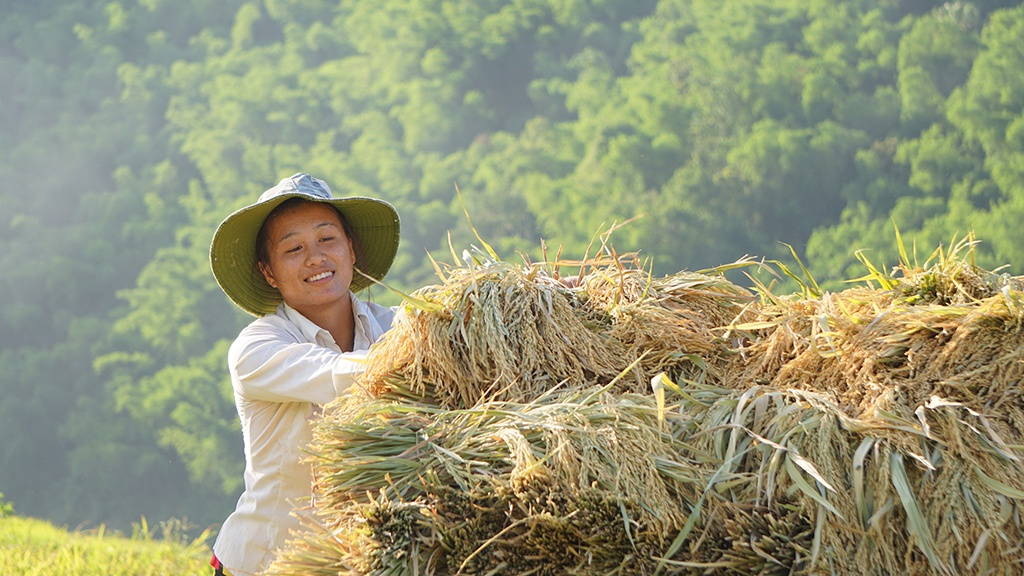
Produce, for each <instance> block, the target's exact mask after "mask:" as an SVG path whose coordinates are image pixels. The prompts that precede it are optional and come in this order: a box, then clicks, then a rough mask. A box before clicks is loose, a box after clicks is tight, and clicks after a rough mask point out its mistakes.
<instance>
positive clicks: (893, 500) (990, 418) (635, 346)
mask: <svg viewBox="0 0 1024 576" xmlns="http://www.w3.org/2000/svg"><path fill="white" fill-rule="evenodd" d="M972 242H973V240H968V241H964V242H960V243H955V244H954V246H953V248H952V249H951V250H949V251H948V252H943V251H937V252H936V253H935V254H933V257H932V258H930V259H929V260H928V261H927V262H926V263H925V264H924V265H920V266H919V265H911V264H909V263H908V262H909V258H907V257H906V254H904V258H903V264H902V265H901V266H900V267H899V268H898V269H897V270H896V271H894V273H892V274H882V273H879V272H878V271H877V270H876V269H875V268H874V267H873V266H872V265H871V263H870V262H867V261H866V260H865V264H866V265H867V266H868V268H869V270H870V272H871V273H870V274H869V276H866V277H865V278H863V279H860V280H862V281H863V284H866V285H865V286H860V287H855V288H851V289H849V290H845V291H843V292H839V293H823V292H821V291H820V290H817V288H816V287H814V288H815V289H813V290H805V291H804V293H803V294H801V295H791V296H782V297H780V296H774V295H771V294H769V293H766V292H764V291H763V290H762V292H761V294H760V299H757V298H755V296H753V295H752V294H751V293H749V292H748V291H746V290H743V289H741V288H739V287H737V286H735V285H734V284H732V283H730V282H728V281H727V280H725V279H724V277H722V276H721V275H720V274H715V273H713V272H706V273H680V274H676V275H672V276H669V277H665V278H652V277H651V276H650V275H649V274H648V273H647V272H646V271H645V269H644V267H643V266H642V265H640V263H638V262H636V261H635V260H633V259H631V258H628V257H621V256H619V255H615V254H613V253H608V254H605V255H604V257H603V258H601V259H600V260H593V261H592V264H587V265H585V266H584V267H583V268H582V269H581V273H580V276H579V277H578V281H577V282H575V283H572V282H570V283H569V284H571V285H567V284H566V283H563V282H562V281H560V279H559V277H558V273H557V269H555V270H552V268H551V267H546V266H542V265H536V264H526V265H521V266H513V265H510V264H508V263H504V262H500V261H496V260H494V259H487V258H480V257H478V258H476V259H475V260H467V261H466V263H465V265H464V266H459V267H456V268H453V269H450V270H448V271H447V272H446V273H444V274H442V277H443V279H444V282H443V283H442V284H441V285H439V286H433V287H428V288H424V289H422V290H420V291H419V292H417V293H416V294H414V295H412V296H410V299H409V302H411V303H416V306H413V305H412V304H410V305H407V306H406V309H405V312H404V315H403V320H402V323H401V324H400V325H398V326H397V327H396V328H394V329H393V330H392V331H391V332H389V333H388V334H387V336H386V337H385V339H384V340H383V341H382V342H380V343H379V344H378V345H377V346H375V348H374V351H373V354H372V356H371V364H370V369H369V370H368V372H367V373H366V375H365V376H364V378H363V379H362V380H361V381H360V386H359V389H358V390H356V391H354V393H353V394H350V395H348V396H346V397H345V398H344V399H341V400H339V401H338V402H336V403H335V404H333V405H331V406H330V407H329V408H330V409H329V410H328V413H327V416H326V417H325V418H324V419H323V421H321V422H320V423H319V425H318V427H317V431H316V438H315V440H314V443H313V445H312V447H311V461H312V464H313V466H314V470H315V474H316V478H317V482H316V486H315V489H316V490H315V501H314V503H313V504H312V505H311V510H310V512H311V513H312V515H313V516H314V517H315V518H316V522H311V523H310V527H309V531H308V532H307V533H305V534H303V535H300V536H298V537H297V538H296V539H295V540H294V541H293V542H292V543H291V544H290V545H289V546H288V548H287V549H286V550H284V551H283V552H282V554H281V555H280V557H279V558H278V561H277V562H276V563H275V565H274V566H273V567H272V570H271V573H272V574H278V575H288V576H292V575H298V574H303V575H320V574H324V575H326V574H374V575H414V574H422V575H456V574H466V575H469V574H474V575H485V574H537V575H541V574H545V575H546V574H586V575H606V574H607V575H613V574H619V575H626V574H858V575H860V574H872V575H874V574H877V575H891V574H1017V573H1020V572H1021V571H1022V570H1024V518H1022V517H1021V512H1022V510H1021V502H1022V500H1024V481H1022V480H1021V478H1022V477H1024V476H1022V472H1024V470H1022V468H1024V434H1022V430H1024V403H1022V400H1021V393H1020V389H1021V387H1020V382H1021V378H1022V375H1024V335H1022V330H1024V328H1022V326H1024V323H1022V318H1024V295H1022V293H1021V292H1020V291H1019V290H1020V288H1021V286H1020V283H1019V281H1018V279H1015V278H1010V277H1007V276H1000V275H998V274H995V273H990V272H987V271H984V270H981V269H979V268H978V267H976V266H975V265H974V264H973V261H972V254H973V253H972V248H973V243H972Z"/></svg>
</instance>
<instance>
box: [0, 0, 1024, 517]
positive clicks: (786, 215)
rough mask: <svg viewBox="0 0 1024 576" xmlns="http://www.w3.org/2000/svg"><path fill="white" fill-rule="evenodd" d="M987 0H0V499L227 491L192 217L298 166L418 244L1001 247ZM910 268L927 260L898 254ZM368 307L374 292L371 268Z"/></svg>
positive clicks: (132, 508)
mask: <svg viewBox="0 0 1024 576" xmlns="http://www.w3.org/2000/svg"><path fill="white" fill-rule="evenodd" d="M1020 4H1021V3H1018V2H1010V1H1000V0H976V1H974V2H963V1H954V2H947V3H944V4H937V3H935V2H931V1H925V0H871V1H868V0H838V1H837V0H799V1H798V0H557V1H556V0H478V1H475V2H463V1H455V0H404V1H403V0H380V1H378V2H372V3H370V2H360V1H358V0H335V1H333V2H329V1H326V0H262V1H260V0H174V1H172V0H121V1H107V0H103V1H101V0H78V1H75V2H66V1H65V2H58V1H56V0H37V1H34V2H28V1H24V0H22V1H16V2H9V3H8V5H7V6H6V7H5V12H4V14H3V16H0V71H2V73H3V76H4V77H5V78H7V79H9V81H7V82H4V83H0V126H3V130H2V131H0V179H2V181H3V182H4V184H3V186H2V187H0V214H2V218H0V269H2V270H3V274H2V275H0V293H2V294H3V295H4V300H3V302H2V304H0V382H2V392H3V394H2V395H0V435H2V437H3V438H4V441H3V444H2V448H0V489H2V490H3V491H4V493H5V494H6V495H7V498H8V499H9V500H10V501H11V502H13V503H14V504H15V506H16V507H17V510H18V511H19V513H23V514H27V515H36V516H43V517H46V518H50V519H53V520H55V521H58V522H62V523H71V524H78V523H85V524H90V523H91V524H95V523H99V522H107V523H118V522H120V523H121V524H122V525H126V524H127V523H128V522H130V521H132V520H134V519H137V518H139V517H140V515H146V516H148V517H150V518H165V517H169V516H177V517H181V516H187V517H188V518H190V520H192V521H194V522H198V523H200V524H206V523H213V522H217V521H219V520H220V519H222V518H223V517H224V515H225V514H226V513H227V511H228V510H230V508H231V507H232V505H233V503H234V499H235V497H236V496H237V493H238V490H239V488H240V482H241V452H240V440H239V438H238V432H237V428H238V425H237V420H236V417H235V415H234V409H233V406H232V404H231V395H230V387H229V384H228V382H227V376H226V369H225V367H224V354H225V350H226V346H227V343H228V342H229V340H230V338H231V337H232V336H233V335H234V334H235V333H237V331H238V329H239V328H240V327H241V326H242V325H244V323H245V322H246V321H247V317H246V316H245V315H244V314H243V313H242V312H240V311H238V310H236V309H234V308H233V306H231V305H230V303H229V302H228V301H227V299H226V298H225V297H224V296H223V295H222V294H221V293H220V291H219V290H218V288H217V286H216V284H215V283H214V280H213V277H212V275H211V274H210V272H209V266H208V262H207V250H208V246H209V240H210V238H211V236H212V234H213V230H214V227H215V226H216V224H217V222H219V220H220V219H221V218H223V216H225V215H226V214H227V213H228V212H230V211H231V210H233V209H235V208H237V207H240V206H242V205H244V204H246V203H248V202H250V201H251V200H253V199H254V198H255V197H256V196H257V195H258V193H259V192H261V191H262V190H263V189H265V188H266V187H268V186H269V185H271V184H273V183H275V182H276V181H277V180H278V179H280V178H281V177H283V176H287V175H289V174H291V173H293V172H296V171H299V170H303V171H309V172H312V173H314V174H316V175H318V176H320V177H323V178H325V179H326V180H328V181H329V182H330V183H331V184H332V186H333V187H334V188H335V190H336V191H338V192H340V193H347V194H372V195H376V196H380V197H383V198H386V199H388V200H390V201H392V202H393V203H394V204H395V205H396V207H397V208H398V210H399V212H400V214H401V215H402V218H403V243H404V244H403V247H402V249H401V252H400V255H399V258H398V260H397V261H396V263H395V266H394V268H393V270H392V273H391V275H390V276H389V282H391V283H393V284H394V285H395V286H397V287H399V288H402V289H412V288H415V287H418V286H422V285H424V284H427V283H432V282H433V268H432V266H431V264H430V262H429V260H428V259H427V258H426V253H427V252H430V253H433V254H437V255H439V258H443V257H444V255H445V254H447V253H448V251H449V248H448V242H449V240H448V234H449V232H450V233H451V238H452V240H451V242H452V244H453V245H454V246H456V247H457V248H460V249H461V248H462V247H464V246H467V245H469V244H470V243H472V241H473V237H472V232H471V230H470V227H469V225H468V224H467V222H466V219H465V217H464V216H463V212H462V206H461V205H460V203H459V200H458V199H457V196H456V187H458V189H459V190H460V191H461V194H462V197H463V199H464V201H465V205H466V208H467V210H468V212H469V214H470V215H471V217H472V219H473V224H474V225H475V227H476V229H477V230H478V231H479V232H480V234H481V236H483V237H484V238H485V239H487V240H488V241H489V242H490V243H491V244H492V245H493V246H494V247H495V248H496V249H497V251H498V252H499V254H500V255H501V256H503V257H506V258H516V257H517V256H516V252H524V253H527V254H529V255H530V256H531V257H532V258H540V257H541V251H540V246H541V240H542V239H543V240H544V241H546V243H547V245H548V246H549V253H553V252H554V250H555V249H556V248H557V246H559V245H562V246H564V249H565V254H567V255H570V256H572V257H574V258H576V257H581V256H582V255H583V254H584V253H585V251H586V249H587V246H588V244H589V243H590V242H591V240H592V239H593V237H594V235H595V234H596V233H598V232H600V231H602V230H604V229H607V228H608V227H609V226H611V225H612V224H614V223H616V222H618V223H622V222H626V221H628V220H631V219H635V220H633V221H632V222H630V223H629V224H627V225H625V226H624V227H622V228H621V229H619V230H618V231H617V232H616V233H615V236H614V241H615V245H616V247H617V249H619V250H620V251H625V250H636V249H639V250H642V253H643V254H644V255H646V256H649V257H650V258H651V259H652V262H653V266H654V268H655V270H656V271H657V272H661V273H667V272H674V271H677V270H681V269H689V270H695V269H698V268H702V267H705V266H712V265H717V264H723V263H727V262H731V261H733V260H736V259H737V258H739V257H741V256H743V255H744V254H752V255H755V256H764V257H768V258H778V257H784V256H788V254H789V249H788V248H787V247H786V246H784V245H783V244H782V243H785V244H788V245H791V246H793V247H794V249H795V250H796V252H797V253H798V255H799V256H800V257H801V258H802V259H803V261H804V262H805V263H807V264H808V266H809V267H810V269H811V271H812V273H813V274H814V275H815V277H816V278H817V279H818V280H819V281H820V282H822V283H823V284H824V285H829V286H832V287H836V286H839V285H840V284H839V282H840V281H842V280H844V279H846V278H850V277H853V276H859V275H861V272H860V270H861V269H860V268H859V266H858V263H857V260H856V257H855V255H854V252H855V250H856V249H865V250H870V251H871V252H870V258H871V259H872V261H874V262H875V263H876V264H879V265H881V264H882V263H887V264H889V265H891V264H893V263H895V258H896V253H895V246H896V243H895V242H894V239H893V238H894V235H893V230H894V225H895V226H898V228H899V230H900V232H901V234H902V236H903V238H904V241H905V242H907V244H908V246H909V245H911V244H912V243H914V244H916V246H918V247H919V249H920V250H921V251H925V250H927V251H929V252H930V250H931V249H932V248H934V247H935V246H936V245H938V244H940V243H948V242H949V241H950V239H951V238H953V237H954V236H956V235H957V234H961V235H962V234H964V233H966V232H969V231H974V232H975V233H976V235H977V236H978V237H979V238H980V239H982V240H983V244H982V245H981V246H980V247H979V248H978V250H977V254H978V258H979V264H982V265H984V266H987V267H989V268H994V267H997V266H999V265H1003V264H1006V265H1009V266H1010V271H1012V272H1014V273H1018V274H1019V273H1020V269H1021V267H1022V266H1024V227H1021V226H1019V225H1018V224H1017V222H1019V221H1021V220H1022V219H1024V114H1022V111H1024V79H1022V78H1021V76H1020V74H1019V73H1018V71H1019V70H1021V69H1024V40H1022V39H1024V6H1022V5H1020ZM920 256H921V258H922V260H923V258H924V257H925V256H927V254H920ZM375 296H376V297H377V298H378V299H380V300H381V301H388V299H389V298H390V296H389V295H388V294H385V293H383V292H381V291H376V292H375Z"/></svg>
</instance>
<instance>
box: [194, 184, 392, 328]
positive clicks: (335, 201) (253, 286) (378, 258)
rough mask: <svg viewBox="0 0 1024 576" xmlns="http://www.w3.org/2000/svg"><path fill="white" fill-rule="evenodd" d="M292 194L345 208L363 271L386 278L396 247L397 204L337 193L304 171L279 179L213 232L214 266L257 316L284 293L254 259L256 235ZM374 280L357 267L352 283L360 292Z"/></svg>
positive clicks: (242, 305)
mask: <svg viewBox="0 0 1024 576" xmlns="http://www.w3.org/2000/svg"><path fill="white" fill-rule="evenodd" d="M289 198H302V199H304V200H310V201H312V202H323V203H324V204H330V205H331V206H334V207H335V208H336V209H338V210H339V211H340V212H341V213H342V214H344V215H345V219H346V220H347V221H348V223H349V225H350V227H351V229H352V234H353V235H354V236H355V237H356V241H357V242H358V243H359V246H360V248H361V249H362V255H363V261H362V266H361V267H360V271H362V272H363V274H366V275H367V276H369V277H370V278H373V279H374V280H381V279H383V278H384V275H385V274H387V272H388V270H389V269H390V268H391V263H392V262H393V261H394V260H395V254H396V253H397V252H398V242H399V231H400V226H399V221H398V213H397V212H396V211H395V209H394V207H392V206H391V204H388V203H387V202H385V201H383V200H378V199H376V198H368V197H363V196H348V197H344V198H334V197H332V196H331V189H330V188H329V187H328V186H327V183H326V182H324V181H323V180H319V179H317V178H314V177H312V176H310V175H309V174H305V173H301V172H300V173H298V174H295V175H294V176H291V177H289V178H285V179H284V180H281V181H280V182H279V183H278V184H277V186H274V187H273V188H270V189H269V190H267V191H266V192H264V193H263V194H261V195H260V197H259V199H258V200H257V201H256V202H255V203H254V204H251V205H249V206H246V207H245V208H242V209H240V210H238V211H236V212H234V213H232V214H231V215H230V216H228V217H227V218H225V219H224V221H223V222H221V223H220V226H218V227H217V231H216V232H214V234H213V242H211V244H210V268H211V269H212V270H213V275H214V277H215V278H216V279H217V283H218V284H220V287H221V289H222V290H224V293H225V294H227V295H228V297H229V298H231V301H232V302H234V303H235V304H237V305H238V306H239V307H240V308H241V309H242V310H245V311H246V312H248V313H250V314H253V315H254V316H266V315H267V314H270V313H272V312H273V311H274V310H275V309H276V308H277V306H278V304H280V303H281V301H282V298H281V293H280V292H279V291H278V290H277V288H274V287H273V286H271V285H270V284H268V283H267V280H266V278H264V277H263V273H262V272H260V270H259V267H258V266H257V265H256V236H257V235H258V234H259V231H260V228H262V227H263V222H264V221H265V220H266V219H267V216H269V215H270V212H271V211H273V210H274V208H277V207H278V206H279V205H280V204H281V203H282V202H284V201H285V200H288V199H289ZM372 283H373V281H372V280H370V279H369V278H366V277H365V276H363V275H362V274H359V273H358V272H357V273H356V274H354V275H353V277H352V284H351V286H350V289H351V290H352V291H353V292H358V291H360V290H362V289H363V288H366V287H367V286H369V285H370V284H372Z"/></svg>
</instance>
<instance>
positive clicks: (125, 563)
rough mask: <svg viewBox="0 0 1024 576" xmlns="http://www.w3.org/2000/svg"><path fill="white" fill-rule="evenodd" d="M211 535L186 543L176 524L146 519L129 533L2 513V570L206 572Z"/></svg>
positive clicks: (71, 574)
mask: <svg viewBox="0 0 1024 576" xmlns="http://www.w3.org/2000/svg"><path fill="white" fill-rule="evenodd" d="M157 532H162V533H163V534H162V535H159V536H158V535H157V534H156V533H157ZM207 536H208V535H207V534H204V535H203V536H200V537H199V538H197V539H196V540H194V541H191V542H187V541H183V540H182V538H180V537H177V536H176V535H175V530H174V527H173V526H170V527H168V526H166V525H165V526H162V527H161V530H159V531H158V530H153V529H151V528H150V527H148V526H146V525H145V524H144V523H143V524H142V525H140V526H138V527H137V528H136V530H135V533H134V534H133V535H131V536H124V535H121V534H110V533H106V532H105V531H104V530H103V529H98V530H92V531H89V532H75V531H67V530H64V529H62V528H57V527H55V526H53V525H52V524H49V523H47V522H44V521H42V520H35V519H31V518H19V517H16V516H2V515H0V574H3V575H5V576H6V575H11V576H14V575H40V576H42V575H46V576H50V575H53V574H61V575H67V576H158V575H168V576H171V575H174V576H190V575H205V576H208V575H209V574H212V569H211V568H210V567H209V564H207V562H208V561H209V558H210V548H209V545H208V540H209V539H208V538H207Z"/></svg>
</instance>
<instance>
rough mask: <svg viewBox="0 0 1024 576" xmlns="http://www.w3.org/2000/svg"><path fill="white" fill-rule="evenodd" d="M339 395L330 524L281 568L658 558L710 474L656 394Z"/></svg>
mask: <svg viewBox="0 0 1024 576" xmlns="http://www.w3.org/2000/svg"><path fill="white" fill-rule="evenodd" d="M335 408H336V410H337V411H336V412H334V414H333V415H332V417H331V418H330V419H329V420H325V421H324V423H323V424H322V425H321V426H320V427H319V429H318V435H317V439H316V443H315V444H316V445H317V446H318V452H317V454H316V457H315V460H314V462H315V470H316V475H317V478H318V481H317V494H318V499H317V503H316V511H317V513H318V514H319V515H320V517H321V521H322V526H323V527H324V528H323V531H321V532H319V533H318V534H316V535H315V536H314V537H312V538H310V539H309V540H312V541H314V543H315V545H310V546H307V545H298V546H296V547H295V548H294V552H293V553H292V554H291V555H286V556H285V557H284V558H283V559H282V560H281V561H280V562H279V563H278V566H277V567H276V571H277V572H276V573H279V574H337V573H339V571H340V570H339V567H344V571H340V572H342V573H352V574H414V573H417V570H419V573H422V574H457V573H461V574H488V573H494V574H497V573H510V574H590V573H601V574H604V573H609V574H612V573H634V572H632V571H631V570H632V568H628V567H630V566H632V567H635V566H646V567H647V570H648V571H650V570H651V569H653V566H654V562H655V561H654V560H653V559H654V558H656V557H657V556H658V552H659V551H660V550H662V549H664V547H665V545H666V542H665V539H666V536H668V535H673V534H675V533H676V532H678V530H680V528H681V527H682V526H683V524H684V522H685V520H686V516H687V514H688V512H689V509H690V507H691V505H690V503H692V502H695V501H696V500H697V497H698V494H699V491H700V490H701V489H702V487H703V485H704V483H705V479H704V478H701V477H700V476H699V474H700V469H699V467H698V466H697V465H696V464H695V463H693V462H690V461H687V460H685V459H680V454H678V453H676V451H675V450H674V448H673V443H672V440H671V437H670V436H669V435H668V432H667V429H665V430H663V427H662V426H659V425H658V417H659V412H658V410H657V407H656V406H655V403H654V402H653V400H652V399H651V398H650V397H648V396H639V395H631V394H612V393H610V392H609V391H608V389H607V388H595V389H585V390H576V391H572V392H563V393H561V394H560V395H550V396H546V397H543V398H540V399H538V400H537V401H535V402H531V403H527V404H518V403H510V402H491V403H486V404H482V405H480V406H478V407H475V408H471V409H464V410H439V409H438V408H437V407H434V406H429V405H425V404H417V403H414V402H405V403H397V402H388V401H382V400H379V399H372V398H359V397H357V396H353V397H351V398H349V399H348V400H347V401H346V402H345V403H344V404H341V405H338V406H336V407H335ZM342 462H343V463H344V465H342V466H339V463H342ZM623 566H626V567H627V568H622V567H623ZM622 569H625V570H626V571H625V572H619V570H622ZM502 571H504V572H502Z"/></svg>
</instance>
